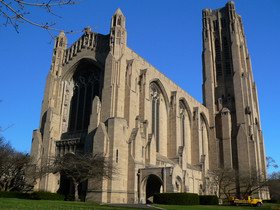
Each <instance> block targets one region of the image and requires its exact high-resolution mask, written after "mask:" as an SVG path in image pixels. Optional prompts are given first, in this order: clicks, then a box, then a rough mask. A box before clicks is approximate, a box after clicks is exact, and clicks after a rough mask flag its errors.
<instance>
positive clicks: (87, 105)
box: [68, 62, 100, 131]
mask: <svg viewBox="0 0 280 210" xmlns="http://www.w3.org/2000/svg"><path fill="white" fill-rule="evenodd" d="M94 68H95V67H94V66H92V65H90V64H88V63H87V62H85V63H82V64H79V66H78V68H77V70H76V72H75V74H74V75H73V83H74V87H73V97H72V99H71V108H70V116H69V127H68V131H81V130H86V129H87V128H88V125H89V120H90V114H91V107H92V101H93V99H94V97H95V96H96V95H97V96H99V88H100V82H99V74H98V73H99V72H98V71H96V70H97V69H94Z"/></svg>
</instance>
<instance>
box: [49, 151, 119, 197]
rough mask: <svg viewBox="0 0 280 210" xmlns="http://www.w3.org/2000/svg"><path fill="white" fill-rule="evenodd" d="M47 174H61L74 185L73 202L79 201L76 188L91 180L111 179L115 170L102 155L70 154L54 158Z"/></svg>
mask: <svg viewBox="0 0 280 210" xmlns="http://www.w3.org/2000/svg"><path fill="white" fill-rule="evenodd" d="M49 169H50V170H49V172H52V173H57V172H59V173H60V174H63V175H64V176H66V177H67V178H68V179H69V180H71V182H72V183H73V185H74V191H75V200H76V201H77V200H78V199H79V196H78V186H79V184H81V183H82V182H84V181H86V180H88V179H91V180H96V181H100V180H102V179H109V180H110V179H112V178H113V176H114V175H115V174H116V173H117V170H116V168H115V166H114V165H113V164H111V163H110V161H109V160H108V159H107V158H105V157H103V156H102V155H91V154H72V153H68V154H66V155H64V156H62V157H56V158H55V160H54V161H53V164H52V166H51V167H50V168H49Z"/></svg>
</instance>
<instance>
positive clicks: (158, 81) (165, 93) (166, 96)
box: [150, 78, 169, 114]
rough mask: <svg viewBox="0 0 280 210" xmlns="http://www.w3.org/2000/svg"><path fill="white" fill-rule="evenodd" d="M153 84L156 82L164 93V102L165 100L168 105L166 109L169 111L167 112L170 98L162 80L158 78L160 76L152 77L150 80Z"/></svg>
mask: <svg viewBox="0 0 280 210" xmlns="http://www.w3.org/2000/svg"><path fill="white" fill-rule="evenodd" d="M151 84H156V85H157V86H158V87H159V90H160V91H161V93H162V95H163V98H164V102H165V105H166V111H167V114H168V113H169V109H168V107H169V100H168V95H167V92H166V90H165V88H164V86H163V84H162V82H161V81H160V80H159V79H158V78H155V79H152V80H151V81H150V86H151Z"/></svg>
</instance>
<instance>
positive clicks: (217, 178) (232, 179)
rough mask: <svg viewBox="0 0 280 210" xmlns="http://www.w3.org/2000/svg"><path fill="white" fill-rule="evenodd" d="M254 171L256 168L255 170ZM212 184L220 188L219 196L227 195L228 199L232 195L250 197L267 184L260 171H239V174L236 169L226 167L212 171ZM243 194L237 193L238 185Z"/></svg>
mask: <svg viewBox="0 0 280 210" xmlns="http://www.w3.org/2000/svg"><path fill="white" fill-rule="evenodd" d="M253 171H254V170H253ZM210 176H212V179H211V180H212V182H211V183H210V184H211V185H214V186H216V187H217V188H218V197H219V198H221V197H226V198H227V199H228V200H229V199H230V197H231V196H237V197H248V196H251V195H252V194H254V193H255V192H256V191H258V190H261V189H262V188H264V187H266V186H267V180H266V178H265V175H264V174H262V173H261V172H259V171H255V172H252V173H248V172H242V171H239V172H238V174H237V172H236V171H235V170H234V169H231V168H224V169H221V168H220V169H216V170H213V171H211V174H210ZM237 182H238V183H239V186H238V187H239V189H240V192H241V194H240V195H238V194H237V191H239V190H237V185H236V183H237Z"/></svg>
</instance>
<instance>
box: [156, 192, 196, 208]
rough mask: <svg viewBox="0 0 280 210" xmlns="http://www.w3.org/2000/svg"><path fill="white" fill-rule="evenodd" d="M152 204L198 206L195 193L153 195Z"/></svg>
mask: <svg viewBox="0 0 280 210" xmlns="http://www.w3.org/2000/svg"><path fill="white" fill-rule="evenodd" d="M153 201H154V203H157V204H167V205H199V198H198V194H195V193H159V194H155V195H154V200H153Z"/></svg>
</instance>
